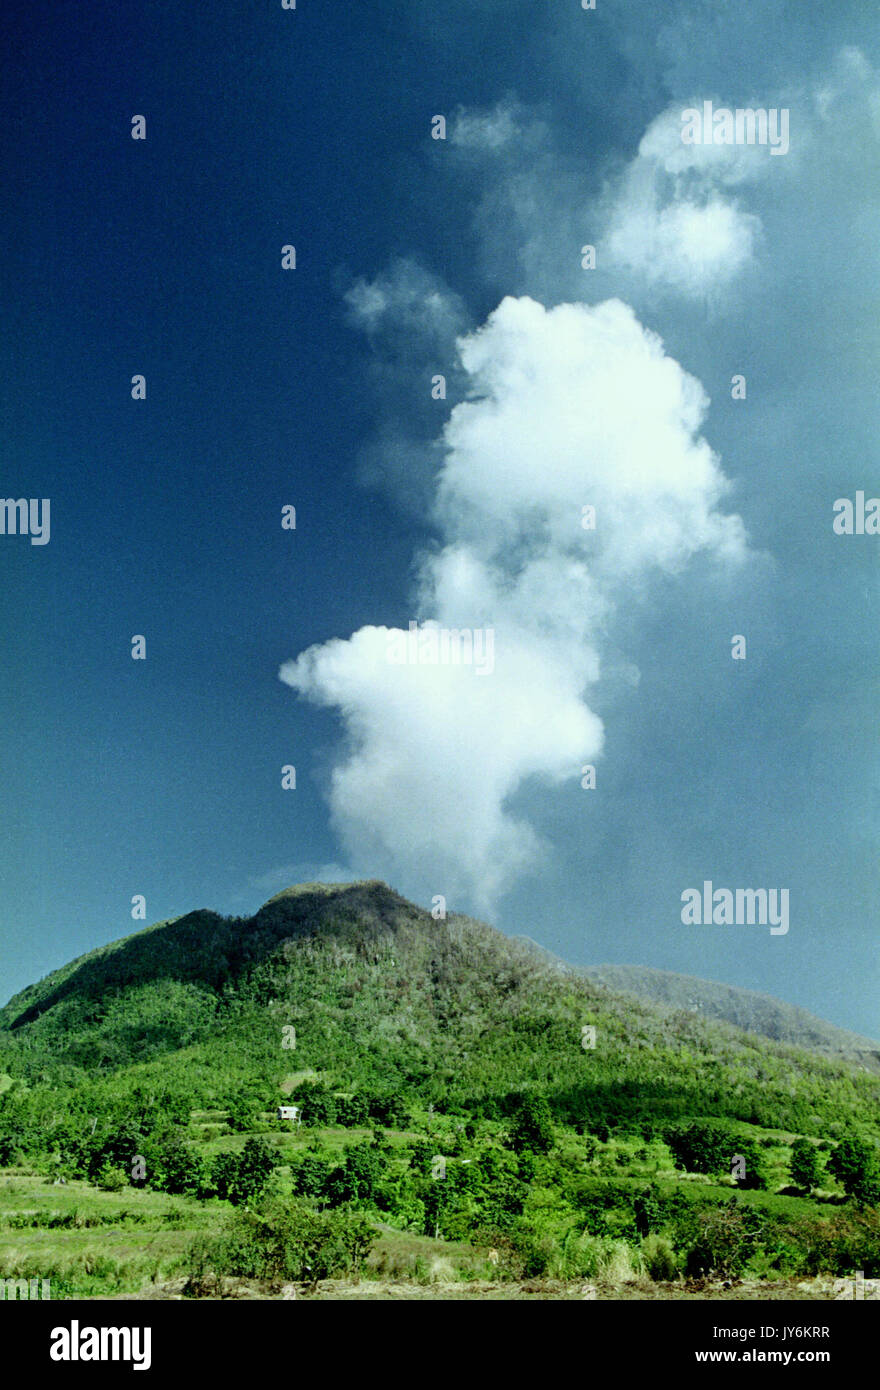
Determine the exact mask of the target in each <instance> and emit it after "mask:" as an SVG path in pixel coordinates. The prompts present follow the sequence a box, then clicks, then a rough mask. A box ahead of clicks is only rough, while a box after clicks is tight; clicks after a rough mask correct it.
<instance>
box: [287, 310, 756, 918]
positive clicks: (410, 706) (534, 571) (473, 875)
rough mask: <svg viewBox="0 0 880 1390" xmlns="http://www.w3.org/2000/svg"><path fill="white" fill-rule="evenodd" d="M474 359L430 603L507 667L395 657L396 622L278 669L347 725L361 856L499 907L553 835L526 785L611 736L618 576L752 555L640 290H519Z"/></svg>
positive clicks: (435, 889)
mask: <svg viewBox="0 0 880 1390" xmlns="http://www.w3.org/2000/svg"><path fill="white" fill-rule="evenodd" d="M459 354H460V359H461V364H462V368H463V370H464V372H465V374H466V377H467V379H468V382H469V388H470V389H469V393H468V396H469V398H468V399H467V400H465V401H463V402H462V403H460V404H458V405H457V406H455V408H454V409H453V411H452V412H451V415H450V418H449V421H448V423H447V425H446V429H445V431H444V440H443V443H444V448H445V462H444V464H443V467H442V470H441V472H440V476H439V479H438V485H437V500H436V519H437V522H438V525H439V526H440V529H441V533H442V542H443V543H442V545H441V547H440V548H439V549H438V550H437V551H435V552H431V553H429V554H426V555H425V556H423V557H422V560H421V565H420V578H419V585H418V593H417V596H416V611H415V614H414V617H418V618H419V619H420V620H422V621H424V620H427V619H433V620H436V622H438V623H440V624H441V625H442V626H444V627H448V628H456V629H462V628H468V629H476V628H492V629H493V630H494V669H493V671H492V673H491V674H484V675H483V676H480V675H479V674H478V673H477V671H476V670H475V669H474V667H473V666H468V665H461V666H455V665H434V666H430V665H396V664H392V663H389V661H388V660H387V653H388V643H389V638H390V636H391V634H392V632H393V631H397V630H392V629H388V628H386V627H365V628H362V629H361V630H360V631H358V632H356V633H355V634H354V635H353V636H352V637H351V638H349V639H348V640H347V641H342V640H334V641H330V642H327V643H324V644H321V645H318V646H314V647H310V648H309V649H308V650H307V651H305V652H303V653H302V654H301V655H300V656H299V657H298V658H296V659H295V660H293V661H289V662H287V663H285V665H284V666H283V667H282V668H281V673H280V674H281V679H282V680H284V681H285V682H287V684H289V685H290V686H292V687H293V688H294V689H295V690H297V691H298V692H299V693H300V694H301V695H303V696H304V697H306V698H307V699H309V700H312V701H314V702H315V703H318V704H322V705H326V706H330V707H334V708H336V709H338V710H339V711H340V713H341V715H342V717H343V719H344V721H345V724H346V729H347V735H348V737H347V749H346V752H345V753H344V754H343V755H342V756H341V759H340V761H339V762H338V764H337V766H336V767H335V769H334V771H333V774H332V779H331V787H330V800H331V810H332V816H333V821H334V824H335V827H336V829H337V831H338V833H339V834H340V836H341V838H342V841H343V843H344V845H345V848H346V851H347V854H348V856H349V858H350V861H351V863H352V865H353V866H354V867H355V868H357V869H359V870H362V871H363V872H364V873H366V874H369V875H370V876H375V875H377V874H381V875H383V876H385V877H387V878H390V879H391V880H392V881H393V882H394V883H395V885H396V886H398V887H400V888H401V889H402V890H403V891H405V892H408V893H410V894H411V895H412V896H415V897H419V898H421V899H422V900H425V899H426V898H428V897H430V896H431V895H432V894H434V893H443V894H445V895H446V896H448V897H449V898H450V900H451V901H452V902H454V901H456V900H460V899H461V897H465V898H466V899H467V900H468V901H469V902H470V903H472V904H473V907H474V908H475V910H479V911H481V912H489V911H491V910H492V909H493V908H494V906H495V905H496V904H497V901H498V898H499V897H500V896H501V895H502V894H503V893H504V892H505V891H506V890H507V889H508V888H509V887H510V886H511V884H512V882H513V881H514V880H515V879H516V877H517V876H518V875H520V874H521V873H523V872H524V871H526V870H528V869H530V868H533V867H534V866H535V865H536V864H537V863H538V862H539V860H540V857H541V854H542V852H544V849H545V847H544V846H542V844H541V842H540V840H539V838H538V836H537V835H536V833H535V831H534V829H533V827H532V826H531V825H530V824H529V823H528V821H527V819H525V818H524V817H523V815H522V814H516V813H514V812H513V811H512V810H511V808H510V801H511V798H512V797H513V796H514V794H515V793H516V792H517V791H518V790H519V789H520V788H522V787H523V785H524V784H525V783H526V782H527V779H530V778H540V779H542V780H543V781H544V782H546V783H550V784H553V783H557V784H558V783H562V782H563V781H566V780H568V781H573V780H574V779H575V778H577V777H578V775H579V772H580V768H581V766H582V764H584V763H587V762H593V761H595V760H596V759H597V758H598V757H599V755H600V753H601V751H602V742H603V730H602V724H601V721H600V720H599V718H598V717H597V715H596V714H595V713H594V712H593V711H592V710H591V709H590V707H589V705H588V704H587V702H586V696H587V693H588V691H589V688H590V686H591V685H592V684H593V683H595V681H596V680H597V679H598V676H599V647H600V644H601V640H602V634H603V631H604V628H605V626H606V624H607V622H608V620H609V618H610V616H611V614H612V612H613V608H614V604H615V601H616V599H617V598H618V597H619V593H620V591H621V589H622V588H623V587H624V586H625V587H626V589H627V590H629V589H631V587H632V585H633V584H635V583H637V582H639V581H641V580H643V579H644V578H645V577H647V576H648V575H649V574H650V572H651V571H652V570H653V569H656V568H660V569H663V570H666V571H674V570H677V569H679V568H680V567H681V566H682V565H684V564H685V563H686V562H687V561H688V559H689V558H690V557H691V556H693V555H694V554H695V553H696V552H697V551H707V552H711V553H712V554H713V555H715V556H716V557H718V558H719V559H722V560H725V561H737V560H739V559H741V558H742V557H743V556H744V554H745V550H746V542H745V535H744V531H743V527H742V523H741V521H740V518H739V517H737V516H731V515H725V514H722V513H721V512H720V511H719V510H718V505H719V503H720V501H721V499H722V497H723V495H724V493H725V491H726V488H727V483H726V480H725V478H724V475H723V474H722V472H721V470H720V467H719V463H718V460H717V458H716V456H715V455H714V454H713V453H712V450H711V449H710V448H709V446H708V444H707V443H706V442H705V440H704V439H702V438H701V437H700V435H699V430H700V428H701V425H702V422H703V418H704V415H705V411H706V408H707V405H708V402H707V399H706V397H705V394H704V392H703V390H702V387H701V386H700V384H699V382H697V381H696V380H695V379H694V378H693V377H691V376H689V375H688V374H687V373H686V372H685V371H683V369H682V368H681V367H680V366H679V365H678V363H677V362H675V361H673V360H672V359H671V358H670V357H668V356H667V355H666V354H665V353H664V350H663V345H662V343H661V341H660V339H659V338H658V337H657V336H656V335H654V334H653V333H650V332H649V331H647V330H646V329H645V328H644V327H642V325H641V324H640V323H639V322H638V320H637V319H636V317H635V315H634V314H633V312H632V310H630V309H629V308H627V307H626V306H625V305H624V304H622V303H620V302H619V301H616V300H611V301H608V302H607V303H604V304H600V305H598V306H596V307H594V308H591V307H588V306H586V305H584V304H562V305H559V306H557V307H555V308H552V309H545V308H544V307H543V306H542V305H541V304H538V303H536V302H535V301H534V300H532V299H528V298H522V299H511V298H508V299H505V300H503V301H502V303H501V304H500V305H499V307H498V308H497V309H496V310H495V311H494V313H492V314H491V315H490V316H489V318H488V320H487V322H486V323H485V324H484V325H483V327H482V328H480V329H479V330H478V331H476V332H474V333H471V334H469V335H467V336H466V337H464V338H462V339H460V340H459ZM585 506H591V507H595V511H596V527H595V530H585V529H584V528H583V526H582V524H581V523H582V510H583V508H584V507H585Z"/></svg>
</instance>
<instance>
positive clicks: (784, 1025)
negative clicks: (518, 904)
mask: <svg viewBox="0 0 880 1390" xmlns="http://www.w3.org/2000/svg"><path fill="white" fill-rule="evenodd" d="M583 973H584V974H585V975H587V976H588V977H589V979H591V980H596V981H597V982H598V983H599V984H603V985H606V986H607V988H608V989H610V990H613V991H614V992H615V993H618V994H621V993H622V994H631V995H634V996H635V997H636V998H637V999H643V1000H648V1001H649V1002H651V1003H654V1004H659V1005H661V1006H662V1007H664V1008H667V1009H669V1010H670V1011H672V1010H679V1009H681V1010H684V1011H686V1012H688V1013H697V1014H700V1015H702V1017H703V1018H715V1019H720V1020H722V1021H724V1022H725V1023H732V1024H733V1025H734V1027H735V1028H742V1029H744V1030H745V1031H746V1032H748V1033H759V1034H760V1035H761V1036H762V1037H764V1038H773V1039H774V1040H775V1041H777V1042H782V1043H789V1044H791V1045H792V1046H795V1047H805V1048H808V1049H809V1050H810V1051H811V1052H818V1053H821V1054H822V1055H823V1056H825V1057H841V1058H846V1059H848V1060H850V1061H854V1062H858V1063H860V1064H861V1065H862V1066H866V1067H870V1068H871V1069H876V1070H880V1043H877V1042H874V1041H872V1039H871V1038H863V1037H860V1036H859V1034H858V1033H850V1032H848V1031H847V1029H845V1028H838V1027H836V1026H835V1025H834V1024H833V1023H826V1021H825V1020H824V1019H822V1018H817V1017H816V1015H815V1014H811V1013H808V1012H807V1010H806V1009H801V1008H799V1007H798V1006H797V1005H796V1004H786V1003H785V1002H784V1001H783V1000H781V999H774V998H773V997H772V996H771V995H769V994H757V993H755V991H753V990H750V989H740V988H738V987H737V986H734V985H724V984H719V983H718V982H717V981H714V980H701V979H698V978H697V977H696V976H693V975H676V974H673V972H672V971H669V970H651V969H649V968H647V967H646V966H640V965H592V966H588V967H587V968H586V969H585V970H584V971H583Z"/></svg>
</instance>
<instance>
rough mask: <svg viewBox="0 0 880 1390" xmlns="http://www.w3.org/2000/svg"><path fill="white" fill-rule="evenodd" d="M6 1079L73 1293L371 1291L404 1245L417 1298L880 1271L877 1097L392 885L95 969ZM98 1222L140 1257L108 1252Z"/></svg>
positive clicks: (186, 920)
mask: <svg viewBox="0 0 880 1390" xmlns="http://www.w3.org/2000/svg"><path fill="white" fill-rule="evenodd" d="M585 1024H589V1025H592V1026H593V1027H594V1028H595V1029H596V1046H595V1047H594V1048H584V1047H583V1046H582V1028H583V1026H584V1025H585ZM294 1030H295V1032H294ZM294 1037H295V1046H292V1045H291V1039H292V1038H294ZM0 1072H2V1073H4V1074H5V1075H6V1076H7V1077H8V1078H9V1081H8V1084H7V1085H6V1087H5V1089H4V1090H3V1091H2V1094H0V1167H5V1168H6V1169H7V1170H9V1172H10V1174H12V1172H13V1170H14V1171H15V1172H16V1173H17V1174H18V1176H17V1177H15V1178H12V1179H11V1184H12V1186H13V1187H15V1185H16V1184H17V1183H19V1182H20V1183H24V1184H25V1187H26V1188H27V1190H28V1191H30V1192H32V1193H35V1192H39V1200H35V1201H34V1202H33V1203H32V1205H31V1206H29V1207H27V1208H22V1209H17V1208H16V1207H15V1206H13V1207H12V1208H11V1209H9V1210H7V1211H6V1212H5V1213H4V1215H3V1216H2V1217H0V1250H2V1256H0V1260H2V1261H3V1262H4V1263H3V1267H4V1272H5V1277H10V1276H11V1275H12V1274H20V1273H21V1274H24V1273H32V1274H41V1275H42V1276H43V1277H49V1276H50V1274H51V1271H52V1269H54V1268H57V1269H58V1273H57V1275H56V1276H55V1277H56V1282H57V1283H58V1285H59V1289H58V1291H57V1292H56V1296H58V1292H67V1293H68V1294H72V1293H73V1292H74V1291H77V1292H78V1293H82V1292H83V1291H88V1292H89V1293H95V1292H98V1291H105V1292H106V1291H113V1290H115V1289H116V1288H119V1287H126V1288H129V1289H136V1288H138V1287H140V1285H141V1284H142V1283H144V1282H146V1281H147V1280H153V1281H155V1280H157V1279H159V1280H162V1279H168V1278H172V1277H178V1278H179V1279H180V1280H181V1281H182V1283H184V1282H185V1286H186V1289H187V1291H188V1292H189V1293H190V1294H192V1295H201V1296H211V1291H212V1290H215V1291H216V1290H217V1289H218V1288H219V1287H220V1286H221V1282H222V1281H223V1280H229V1279H250V1280H255V1281H258V1282H261V1283H262V1284H264V1285H266V1286H274V1285H277V1284H278V1283H279V1282H284V1281H299V1282H303V1283H306V1284H309V1285H314V1284H315V1283H316V1281H318V1280H320V1279H328V1278H347V1279H355V1278H357V1277H358V1275H359V1273H360V1272H363V1271H372V1272H373V1273H375V1272H377V1271H384V1272H386V1273H387V1272H388V1271H389V1270H396V1269H397V1265H396V1264H395V1261H397V1260H398V1256H397V1255H394V1256H393V1257H392V1255H391V1254H390V1253H389V1245H388V1243H389V1242H392V1243H393V1242H394V1241H397V1242H398V1243H401V1242H402V1243H403V1245H404V1246H405V1248H406V1252H407V1253H406V1255H405V1257H404V1256H403V1255H401V1256H400V1260H399V1261H398V1263H399V1265H400V1268H401V1271H402V1273H403V1275H404V1277H407V1278H411V1279H413V1280H416V1281H418V1280H419V1279H421V1278H428V1273H426V1271H428V1272H430V1271H431V1270H433V1271H434V1273H435V1274H436V1271H437V1270H440V1271H441V1272H442V1271H443V1270H444V1269H446V1270H447V1272H448V1271H455V1277H458V1278H462V1279H487V1280H489V1279H491V1280H495V1281H498V1282H500V1283H504V1282H505V1281H511V1280H516V1279H520V1280H522V1279H525V1280H529V1279H533V1280H534V1279H540V1280H577V1279H583V1278H589V1279H595V1280H605V1281H607V1282H610V1283H612V1284H615V1283H616V1284H621V1283H625V1282H626V1281H628V1280H633V1279H641V1280H646V1281H652V1280H653V1281H663V1282H664V1283H667V1282H670V1281H673V1280H679V1281H680V1280H687V1279H690V1280H699V1279H707V1278H715V1279H719V1278H726V1279H738V1278H743V1277H748V1278H753V1279H765V1280H766V1279H774V1278H780V1277H787V1278H792V1279H793V1278H802V1277H812V1276H816V1275H828V1276H836V1275H841V1274H848V1273H852V1272H854V1271H855V1270H856V1269H860V1270H862V1272H863V1273H864V1274H865V1275H866V1276H868V1277H877V1276H878V1275H880V1215H878V1205H877V1204H878V1201H880V1166H878V1139H880V1131H878V1100H880V1077H878V1075H877V1074H876V1073H875V1072H873V1071H869V1070H867V1069H865V1068H864V1067H862V1066H860V1065H858V1064H856V1063H853V1062H851V1061H847V1060H843V1059H831V1058H828V1057H821V1056H817V1055H815V1054H813V1053H810V1052H806V1051H804V1050H802V1049H800V1048H797V1047H794V1046H792V1045H789V1044H784V1043H782V1042H774V1041H771V1040H769V1039H767V1038H763V1037H758V1036H755V1035H753V1034H749V1033H745V1032H741V1031H739V1030H737V1029H736V1028H734V1027H733V1026H731V1025H729V1024H727V1023H724V1022H718V1021H714V1022H713V1021H709V1020H707V1019H705V1018H703V1017H700V1016H699V1015H696V1014H693V1013H685V1012H675V1013H670V1012H669V1010H668V1009H665V1010H664V1009H660V1008H656V1007H654V1006H652V1005H651V1004H648V1003H642V1002H639V1001H638V1000H636V999H634V998H632V997H630V996H620V995H616V994H613V993H610V992H609V991H608V990H607V989H606V988H605V987H604V986H602V985H599V984H597V983H596V982H594V981H592V980H590V979H589V978H586V977H584V976H581V975H579V974H577V973H575V972H571V971H566V970H564V969H561V968H558V967H557V966H556V965H555V964H554V963H553V962H552V960H550V959H549V958H542V957H540V955H539V954H538V953H536V952H535V951H533V950H531V949H530V948H529V946H528V945H527V943H521V942H517V941H510V940H508V939H506V938H505V937H503V936H502V935H501V934H500V933H498V932H495V931H493V930H492V929H491V928H489V927H486V926H484V925H482V924H480V923H476V922H472V921H470V920H469V919H466V918H461V917H452V918H450V919H449V920H447V921H446V922H435V921H434V920H433V919H432V918H431V917H430V915H429V914H428V913H425V912H422V911H420V910H419V909H417V908H415V907H413V906H412V905H411V904H409V903H407V902H405V901H404V900H403V899H401V898H399V897H398V896H397V895H396V894H394V893H392V892H391V891H390V890H389V889H387V888H386V887H385V886H384V885H383V884H378V883H367V884H356V885H352V886H350V887H345V888H340V889H331V888H326V887H320V886H315V885H313V886H309V887H306V888H301V889H297V890H292V891H290V892H288V893H286V894H281V895H279V897H277V898H275V899H273V900H272V901H271V902H270V903H267V904H266V906H265V907H264V908H263V909H261V911H260V912H259V913H257V914H256V916H255V917H253V918H250V919H244V920H228V919H223V918H220V917H218V916H216V915H215V914H212V913H207V912H197V913H192V914H190V915H189V916H187V917H183V918H180V919H178V920H176V921H174V922H170V923H165V924H160V925H159V926H156V927H151V928H149V929H147V930H146V931H142V932H139V933H138V934H137V935H135V936H133V937H129V938H127V939H126V940H124V941H122V942H118V943H116V944H115V945H113V946H109V947H105V948H102V949H101V950H99V951H95V952H93V953H91V954H90V955H88V956H85V957H83V958H81V959H80V960H79V961H74V962H72V963H71V964H70V965H69V966H67V967H65V968H64V969H63V970H61V971H57V972H55V974H54V975H51V976H49V977H48V978H47V979H46V980H44V981H42V982H40V983H39V984H37V985H34V986H32V987H30V988H29V989H28V990H26V991H24V992H23V994H21V995H19V996H17V998H16V999H13V1000H12V1001H10V1003H9V1004H8V1005H7V1006H6V1008H5V1009H4V1010H3V1011H2V1013H0ZM281 1104H293V1105H296V1106H297V1107H298V1108H299V1109H300V1111H301V1116H302V1123H301V1124H293V1123H291V1122H289V1121H286V1120H278V1119H277V1118H276V1115H275V1112H276V1108H277V1107H278V1106H279V1105H281ZM62 1180H63V1184H64V1185H60V1186H59V1185H55V1184H59V1183H61V1182H62ZM9 1185H10V1184H9V1183H7V1191H8V1190H9ZM73 1192H76V1193H77V1194H79V1195H78V1199H77V1202H76V1203H74V1204H72V1205H71V1203H70V1200H69V1194H70V1193H73ZM47 1193H48V1194H50V1200H47V1196H46V1194H47ZM83 1193H86V1194H88V1201H87V1202H85V1205H84V1199H83V1197H82V1194H83ZM169 1203H170V1204H171V1206H169V1205H168V1204H169ZM95 1211H97V1212H99V1213H100V1214H101V1223H100V1224H109V1225H111V1226H112V1229H113V1231H115V1232H116V1233H117V1234H118V1235H119V1236H120V1238H121V1247H122V1249H123V1250H127V1251H128V1256H127V1257H122V1256H120V1257H119V1259H116V1258H115V1257H113V1258H111V1257H110V1256H109V1255H107V1254H106V1246H105V1251H104V1253H103V1254H100V1253H99V1252H96V1251H95V1250H94V1249H93V1247H92V1245H90V1244H88V1245H87V1246H83V1245H82V1232H83V1231H84V1230H88V1229H89V1227H87V1226H84V1225H83V1224H82V1223H83V1221H85V1220H86V1219H88V1220H89V1221H91V1220H92V1213H93V1212H95ZM85 1212H88V1213H89V1214H88V1217H87V1218H86V1216H85V1215H84V1213H85ZM173 1212H178V1213H179V1220H180V1223H181V1225H180V1226H179V1227H174V1224H173V1223H174V1221H175V1220H176V1219H178V1218H176V1217H174V1215H173ZM105 1217H106V1222H105V1220H104V1218H105ZM77 1221H80V1225H79V1226H78V1225H77V1224H76V1223H77ZM163 1223H165V1224H163ZM142 1225H143V1229H144V1234H145V1235H146V1233H147V1231H148V1230H149V1231H150V1232H152V1236H153V1237H154V1238H155V1240H156V1241H158V1245H156V1246H155V1249H154V1247H153V1245H151V1244H150V1242H148V1241H146V1240H145V1241H144V1245H145V1247H149V1249H150V1250H151V1252H152V1254H151V1256H150V1258H149V1259H147V1258H146V1256H145V1255H144V1254H143V1253H142V1252H141V1250H140V1248H139V1243H138V1241H137V1240H133V1239H132V1236H131V1232H132V1230H140V1228H141V1226H142ZM169 1234H173V1236H174V1240H173V1241H171V1243H170V1244H169V1243H168V1239H167V1237H168V1235H169ZM184 1236H185V1239H184V1238H183V1237H184ZM122 1237H124V1239H122ZM53 1241H54V1242H55V1244H54V1245H53V1244H52V1242H53ZM70 1241H72V1242H74V1244H75V1245H76V1242H80V1244H79V1245H76V1248H74V1249H72V1250H69V1251H68V1252H67V1255H66V1256H65V1260H66V1263H65V1261H61V1262H60V1263H59V1259H60V1256H59V1251H58V1248H57V1247H58V1243H59V1242H60V1243H64V1242H70ZM407 1242H408V1243H409V1244H407ZM395 1248H397V1247H395ZM426 1250H430V1252H431V1253H430V1255H426V1254H424V1253H413V1251H416V1252H424V1251H426ZM490 1250H491V1251H492V1254H493V1258H492V1260H491V1261H489V1259H488V1252H489V1251H490ZM444 1251H449V1252H454V1255H453V1254H450V1255H448V1256H447V1255H446V1254H444V1253H443V1252H444ZM38 1259H39V1260H43V1261H44V1262H45V1263H44V1264H42V1265H40V1264H33V1263H32V1262H33V1261H36V1260H38ZM101 1259H104V1260H105V1261H108V1260H109V1263H105V1264H103V1265H102V1264H101ZM96 1261H97V1263H96ZM28 1262H31V1267H30V1268H29V1269H28V1270H24V1269H23V1263H24V1264H28ZM444 1262H445V1263H444ZM102 1270H103V1271H104V1272H103V1274H102V1273H101V1271H102ZM431 1277H434V1276H433V1275H432V1276H431ZM438 1277H439V1276H438ZM218 1281H219V1282H218Z"/></svg>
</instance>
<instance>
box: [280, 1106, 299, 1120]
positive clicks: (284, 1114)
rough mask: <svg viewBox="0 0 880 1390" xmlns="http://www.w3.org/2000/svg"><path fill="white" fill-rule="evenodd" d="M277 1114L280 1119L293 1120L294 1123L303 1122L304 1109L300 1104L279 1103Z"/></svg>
mask: <svg viewBox="0 0 880 1390" xmlns="http://www.w3.org/2000/svg"><path fill="white" fill-rule="evenodd" d="M277 1114H278V1119H279V1120H293V1122H294V1124H301V1123H302V1121H301V1120H300V1116H301V1114H302V1110H301V1109H300V1107H299V1106H298V1105H279V1107H278V1111H277Z"/></svg>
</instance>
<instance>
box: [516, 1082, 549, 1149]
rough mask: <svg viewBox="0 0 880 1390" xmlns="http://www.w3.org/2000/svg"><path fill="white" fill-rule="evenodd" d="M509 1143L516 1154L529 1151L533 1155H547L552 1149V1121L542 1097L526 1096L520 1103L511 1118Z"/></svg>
mask: <svg viewBox="0 0 880 1390" xmlns="http://www.w3.org/2000/svg"><path fill="white" fill-rule="evenodd" d="M510 1142H511V1145H512V1146H513V1148H514V1149H515V1150H516V1151H517V1152H519V1150H520V1149H531V1150H532V1152H533V1153H547V1151H548V1150H549V1149H552V1147H553V1142H554V1134H553V1120H552V1117H551V1115H550V1107H549V1105H548V1104H547V1102H546V1100H545V1099H544V1097H543V1096H526V1097H525V1099H524V1100H522V1101H520V1103H519V1105H518V1106H517V1108H516V1110H515V1112H514V1116H513V1127H512V1129H511V1131H510Z"/></svg>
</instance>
